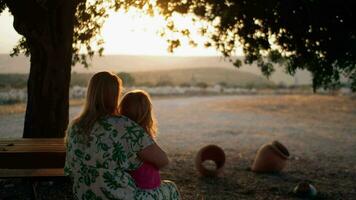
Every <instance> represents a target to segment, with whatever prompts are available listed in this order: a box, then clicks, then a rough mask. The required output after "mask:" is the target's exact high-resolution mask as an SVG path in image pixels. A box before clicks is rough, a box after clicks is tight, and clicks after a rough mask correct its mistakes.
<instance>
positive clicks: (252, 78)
mask: <svg viewBox="0 0 356 200" xmlns="http://www.w3.org/2000/svg"><path fill="white" fill-rule="evenodd" d="M132 76H133V77H134V78H135V82H136V83H137V84H139V85H141V84H149V85H157V84H158V85H159V84H173V85H184V84H186V85H195V84H199V83H206V84H208V85H215V84H225V85H230V86H252V85H253V86H266V85H274V83H273V82H272V81H269V80H267V79H266V78H264V77H262V76H258V75H255V74H252V73H249V72H242V71H239V70H237V69H234V68H222V67H221V68H191V69H171V70H156V71H143V72H133V73H132Z"/></svg>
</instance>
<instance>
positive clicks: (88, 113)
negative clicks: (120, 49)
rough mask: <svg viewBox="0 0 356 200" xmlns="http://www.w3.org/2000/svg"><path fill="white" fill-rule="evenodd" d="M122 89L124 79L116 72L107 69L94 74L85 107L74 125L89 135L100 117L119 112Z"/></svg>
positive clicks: (74, 121) (81, 132) (82, 132)
mask: <svg viewBox="0 0 356 200" xmlns="http://www.w3.org/2000/svg"><path fill="white" fill-rule="evenodd" d="M121 91H122V81H121V79H120V78H119V77H118V76H116V75H115V74H113V73H110V72H106V71H103V72H98V73H96V74H94V76H93V77H92V78H91V79H90V82H89V86H88V90H87V95H86V100H85V104H84V108H83V110H82V112H81V114H80V115H79V116H78V117H77V118H75V119H74V120H73V122H72V126H74V125H76V126H77V127H78V128H79V130H80V131H78V133H80V134H83V135H85V136H89V135H90V132H91V129H92V127H93V125H94V123H95V122H96V121H97V120H98V119H99V118H100V117H103V116H106V115H117V114H118V104H119V99H120V96H121ZM86 138H89V137H86Z"/></svg>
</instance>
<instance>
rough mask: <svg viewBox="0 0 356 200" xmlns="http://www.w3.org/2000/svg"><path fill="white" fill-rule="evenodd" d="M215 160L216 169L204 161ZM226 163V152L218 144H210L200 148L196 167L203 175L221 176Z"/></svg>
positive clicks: (196, 158)
mask: <svg viewBox="0 0 356 200" xmlns="http://www.w3.org/2000/svg"><path fill="white" fill-rule="evenodd" d="M209 160H211V161H213V162H214V163H215V165H216V168H215V169H209V168H207V167H206V166H204V164H203V163H204V161H209ZM224 165H225V152H224V151H223V150H222V149H221V148H220V147H218V146H216V145H212V144H211V145H208V146H205V147H203V148H201V149H200V150H199V152H198V153H197V155H196V157H195V167H196V169H197V170H198V171H199V173H200V174H201V175H202V176H220V175H222V173H223V169H224Z"/></svg>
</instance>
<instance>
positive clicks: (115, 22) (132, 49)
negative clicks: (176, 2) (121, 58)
mask: <svg viewBox="0 0 356 200" xmlns="http://www.w3.org/2000/svg"><path fill="white" fill-rule="evenodd" d="M174 20H175V22H176V25H177V26H179V27H178V28H182V27H183V26H184V28H188V29H189V30H193V31H192V38H194V39H195V40H196V41H198V47H196V48H193V47H192V46H189V44H188V41H187V40H186V39H184V38H183V37H182V36H179V35H178V34H177V35H170V36H173V37H174V38H179V39H181V42H182V45H181V46H180V47H179V48H177V49H176V50H175V51H174V53H173V54H172V53H169V52H168V51H167V46H168V43H167V42H166V38H163V37H161V36H159V31H160V30H162V29H163V28H164V27H165V25H166V21H165V20H164V19H163V17H161V16H154V17H151V16H147V15H143V14H140V13H139V11H137V10H130V11H128V12H116V13H115V12H111V13H110V16H109V18H108V19H107V21H106V23H105V24H104V26H103V30H102V36H103V38H104V40H105V46H104V47H105V53H106V54H144V55H176V56H215V55H218V52H217V51H216V50H214V49H213V48H204V47H203V43H204V38H202V37H201V36H199V35H198V34H197V28H196V27H194V24H193V23H192V22H191V20H190V19H189V18H184V17H181V16H180V17H179V16H176V17H174Z"/></svg>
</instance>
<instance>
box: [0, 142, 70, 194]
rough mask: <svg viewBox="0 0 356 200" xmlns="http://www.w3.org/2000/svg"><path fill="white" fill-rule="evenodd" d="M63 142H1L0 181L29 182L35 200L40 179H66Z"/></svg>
mask: <svg viewBox="0 0 356 200" xmlns="http://www.w3.org/2000/svg"><path fill="white" fill-rule="evenodd" d="M65 155H66V154H65V146H64V140H63V138H38V139H37V138H34V139H32V138H31V139H27V138H19V139H0V179H2V178H28V179H29V180H30V181H31V183H32V186H33V192H34V197H35V198H36V188H35V187H36V183H37V181H38V180H39V179H44V178H54V177H64V171H63V167H64V161H65Z"/></svg>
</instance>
